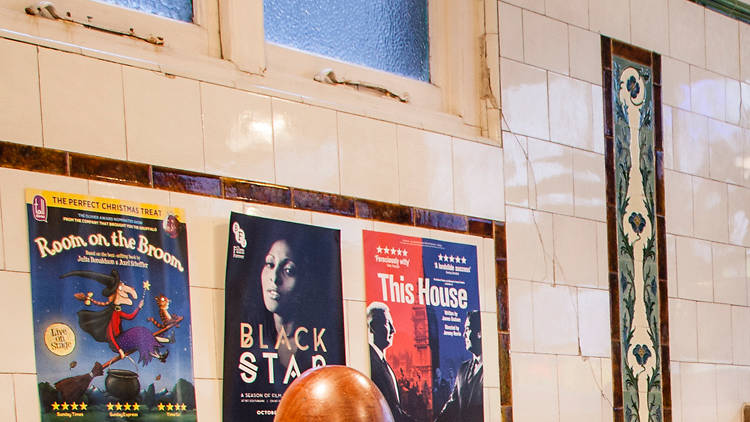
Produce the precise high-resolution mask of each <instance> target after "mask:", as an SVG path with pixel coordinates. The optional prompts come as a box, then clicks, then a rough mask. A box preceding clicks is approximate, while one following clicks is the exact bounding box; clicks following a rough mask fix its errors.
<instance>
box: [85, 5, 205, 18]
mask: <svg viewBox="0 0 750 422" xmlns="http://www.w3.org/2000/svg"><path fill="white" fill-rule="evenodd" d="M98 1H99V2H101V3H109V4H116V5H118V6H122V7H127V8H129V9H135V10H138V11H141V12H146V13H151V14H153V15H159V16H164V17H165V18H171V19H177V20H179V21H184V22H192V21H193V2H192V0H98Z"/></svg>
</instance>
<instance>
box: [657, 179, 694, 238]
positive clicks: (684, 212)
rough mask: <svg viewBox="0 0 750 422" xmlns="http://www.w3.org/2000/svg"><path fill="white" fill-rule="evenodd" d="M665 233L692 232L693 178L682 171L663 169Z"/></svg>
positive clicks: (689, 233) (681, 233)
mask: <svg viewBox="0 0 750 422" xmlns="http://www.w3.org/2000/svg"><path fill="white" fill-rule="evenodd" d="M664 194H665V196H666V198H665V199H666V200H665V202H666V204H665V205H666V220H667V224H666V226H667V233H672V234H680V235H684V236H690V235H692V234H693V212H692V211H693V178H692V177H691V176H689V175H687V174H684V173H677V172H674V171H670V170H665V171H664Z"/></svg>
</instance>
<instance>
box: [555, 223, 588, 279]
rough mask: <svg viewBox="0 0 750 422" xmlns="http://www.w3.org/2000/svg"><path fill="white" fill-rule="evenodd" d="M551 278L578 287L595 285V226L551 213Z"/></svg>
mask: <svg viewBox="0 0 750 422" xmlns="http://www.w3.org/2000/svg"><path fill="white" fill-rule="evenodd" d="M552 224H553V238H554V248H555V249H554V250H555V281H556V282H557V283H562V284H568V285H573V286H581V287H596V286H597V285H598V277H597V268H596V266H595V265H591V263H592V262H596V261H597V247H596V226H595V225H594V224H591V222H590V221H588V220H583V219H579V218H573V217H566V216H562V215H554V216H553V221H552Z"/></svg>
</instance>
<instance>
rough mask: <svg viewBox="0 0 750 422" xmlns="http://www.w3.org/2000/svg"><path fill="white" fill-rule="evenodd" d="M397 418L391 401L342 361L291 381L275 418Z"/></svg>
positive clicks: (354, 421) (277, 421)
mask: <svg viewBox="0 0 750 422" xmlns="http://www.w3.org/2000/svg"><path fill="white" fill-rule="evenodd" d="M291 421H295V422H296V421H313V422H315V421H321V422H322V421H325V422H345V421H346V422H360V421H361V422H393V416H392V415H391V411H390V409H389V408H388V403H387V402H386V401H385V398H384V397H383V395H382V394H381V393H380V390H378V387H376V386H375V384H373V383H372V381H371V380H370V378H369V377H367V376H365V375H364V374H362V373H361V372H359V371H357V370H355V369H352V368H349V367H346V366H339V365H328V366H323V367H318V368H312V369H308V370H307V371H305V372H304V373H303V374H302V375H301V376H300V377H299V378H297V379H296V380H295V381H294V382H293V383H291V384H290V385H289V387H288V388H287V389H286V392H284V395H283V396H282V397H281V402H280V403H279V407H278V408H277V409H276V418H274V422H291Z"/></svg>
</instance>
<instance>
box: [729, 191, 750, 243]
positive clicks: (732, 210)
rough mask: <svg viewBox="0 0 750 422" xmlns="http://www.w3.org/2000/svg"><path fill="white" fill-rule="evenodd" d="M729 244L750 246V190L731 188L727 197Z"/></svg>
mask: <svg viewBox="0 0 750 422" xmlns="http://www.w3.org/2000/svg"><path fill="white" fill-rule="evenodd" d="M727 207H728V215H729V242H731V243H733V244H735V245H742V246H750V190H748V189H747V188H742V187H737V186H729V187H728V195H727Z"/></svg>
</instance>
